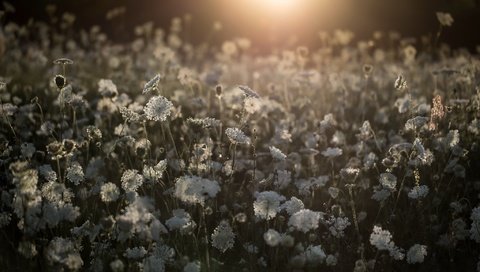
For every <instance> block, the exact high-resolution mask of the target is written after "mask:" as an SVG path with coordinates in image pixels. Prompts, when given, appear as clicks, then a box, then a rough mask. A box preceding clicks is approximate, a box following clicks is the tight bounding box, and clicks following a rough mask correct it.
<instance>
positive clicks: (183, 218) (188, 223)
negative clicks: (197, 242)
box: [165, 209, 197, 234]
mask: <svg viewBox="0 0 480 272" xmlns="http://www.w3.org/2000/svg"><path fill="white" fill-rule="evenodd" d="M172 213H173V217H171V218H170V219H168V220H167V221H165V224H166V225H167V227H168V229H169V230H179V231H180V233H182V234H188V233H191V232H192V231H193V230H194V229H195V227H196V226H197V224H196V223H195V221H193V220H192V218H191V216H190V214H189V213H187V212H186V211H185V210H184V209H175V210H173V211H172Z"/></svg>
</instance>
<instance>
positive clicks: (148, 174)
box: [142, 159, 167, 182]
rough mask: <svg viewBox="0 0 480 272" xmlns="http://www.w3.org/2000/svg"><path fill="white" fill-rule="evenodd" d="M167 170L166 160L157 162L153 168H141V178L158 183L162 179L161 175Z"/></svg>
mask: <svg viewBox="0 0 480 272" xmlns="http://www.w3.org/2000/svg"><path fill="white" fill-rule="evenodd" d="M166 169H167V160H166V159H165V160H161V161H159V162H158V163H157V164H156V165H155V166H148V165H144V166H143V172H142V173H143V176H144V177H145V179H147V180H149V181H151V182H154V181H158V180H160V179H161V178H162V177H163V173H164V172H165V170H166Z"/></svg>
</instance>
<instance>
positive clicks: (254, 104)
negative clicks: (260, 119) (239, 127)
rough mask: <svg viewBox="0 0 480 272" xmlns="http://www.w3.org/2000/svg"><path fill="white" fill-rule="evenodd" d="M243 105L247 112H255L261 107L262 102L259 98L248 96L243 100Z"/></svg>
mask: <svg viewBox="0 0 480 272" xmlns="http://www.w3.org/2000/svg"><path fill="white" fill-rule="evenodd" d="M243 106H244V108H245V111H246V112H248V113H250V114H253V113H255V112H257V111H259V110H260V109H261V106H262V104H261V102H260V99H258V98H255V97H247V98H245V100H244V101H243Z"/></svg>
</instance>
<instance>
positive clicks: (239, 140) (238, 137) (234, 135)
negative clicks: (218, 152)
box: [225, 128, 250, 144]
mask: <svg viewBox="0 0 480 272" xmlns="http://www.w3.org/2000/svg"><path fill="white" fill-rule="evenodd" d="M225 134H226V135H227V136H228V139H230V141H231V142H232V144H250V138H249V137H248V136H246V135H245V133H243V131H241V130H240V129H238V128H227V129H225Z"/></svg>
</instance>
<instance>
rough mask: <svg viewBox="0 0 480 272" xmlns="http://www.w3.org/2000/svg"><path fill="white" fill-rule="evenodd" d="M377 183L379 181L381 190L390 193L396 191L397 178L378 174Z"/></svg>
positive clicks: (387, 174)
mask: <svg viewBox="0 0 480 272" xmlns="http://www.w3.org/2000/svg"><path fill="white" fill-rule="evenodd" d="M379 181H380V184H382V186H383V188H385V189H387V190H389V191H391V192H394V191H396V185H397V177H395V176H394V175H392V174H391V173H382V174H380V179H379Z"/></svg>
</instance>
